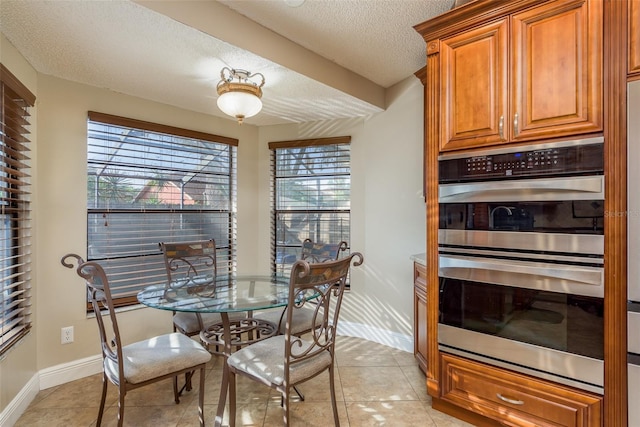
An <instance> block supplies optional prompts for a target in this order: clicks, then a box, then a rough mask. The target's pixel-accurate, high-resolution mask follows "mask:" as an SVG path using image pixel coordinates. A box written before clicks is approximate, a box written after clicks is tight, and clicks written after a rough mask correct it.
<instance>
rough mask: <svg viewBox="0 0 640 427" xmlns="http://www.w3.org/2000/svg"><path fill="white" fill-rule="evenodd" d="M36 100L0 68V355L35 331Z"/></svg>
mask: <svg viewBox="0 0 640 427" xmlns="http://www.w3.org/2000/svg"><path fill="white" fill-rule="evenodd" d="M35 100H36V98H35V96H34V95H33V94H32V93H31V92H30V91H29V90H28V89H27V88H26V87H25V86H24V85H23V84H22V83H20V81H19V80H18V79H17V78H16V77H15V76H14V75H13V74H12V73H11V72H9V70H8V69H6V68H5V67H4V66H3V65H2V64H0V138H1V140H0V145H1V147H0V148H1V152H0V156H2V157H1V160H0V354H3V353H4V352H6V351H7V350H8V349H9V348H10V347H11V346H12V345H13V344H15V343H16V342H17V341H18V340H19V339H20V338H22V337H23V336H24V335H25V334H27V332H28V331H29V330H30V329H31V206H30V205H31V158H30V151H31V150H30V141H29V135H30V130H29V128H30V122H29V120H30V114H29V109H30V107H33V105H34V104H35Z"/></svg>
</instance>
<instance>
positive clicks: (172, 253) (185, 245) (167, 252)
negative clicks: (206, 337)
mask: <svg viewBox="0 0 640 427" xmlns="http://www.w3.org/2000/svg"><path fill="white" fill-rule="evenodd" d="M159 245H160V251H161V252H162V255H163V257H164V265H165V267H166V270H167V279H168V280H169V282H170V283H173V284H174V285H172V286H180V283H181V282H184V283H185V284H187V283H188V282H190V281H191V282H194V281H197V280H203V281H211V280H214V279H215V277H216V276H217V275H218V265H217V257H216V242H215V240H214V239H209V240H199V241H193V242H160V244H159ZM244 317H246V316H245V314H244V313H234V314H232V315H230V318H232V319H237V318H244ZM220 322H222V318H221V316H220V314H218V313H188V312H177V313H174V314H173V326H174V330H175V331H178V332H182V333H183V334H185V335H187V336H194V335H198V334H199V333H200V331H202V330H203V329H205V328H206V327H208V326H210V325H213V324H216V323H220Z"/></svg>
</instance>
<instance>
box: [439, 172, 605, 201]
mask: <svg viewBox="0 0 640 427" xmlns="http://www.w3.org/2000/svg"><path fill="white" fill-rule="evenodd" d="M438 191H439V201H440V203H464V202H518V201H538V200H604V176H602V175H598V176H580V177H570V178H540V179H518V180H501V181H491V182H469V183H463V184H441V185H440V186H439V187H438Z"/></svg>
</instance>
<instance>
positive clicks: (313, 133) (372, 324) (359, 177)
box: [258, 77, 426, 351]
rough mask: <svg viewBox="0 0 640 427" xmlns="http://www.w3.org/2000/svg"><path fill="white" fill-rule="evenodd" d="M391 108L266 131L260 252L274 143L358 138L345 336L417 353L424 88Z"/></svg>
mask: <svg viewBox="0 0 640 427" xmlns="http://www.w3.org/2000/svg"><path fill="white" fill-rule="evenodd" d="M387 98H388V99H387V104H388V108H387V110H386V111H385V112H383V113H380V114H376V115H375V116H373V117H369V118H366V119H345V120H333V121H327V122H316V123H302V124H298V125H283V126H263V127H261V128H260V147H259V149H260V154H259V156H260V163H259V167H260V171H259V173H260V180H259V181H260V189H259V194H260V205H259V217H258V218H259V221H260V229H261V234H260V241H259V245H260V247H261V250H260V253H261V254H262V256H261V258H260V260H259V267H261V268H266V266H267V263H268V256H269V255H268V254H269V251H268V249H269V234H268V233H267V231H268V230H269V222H268V221H269V150H268V148H267V144H268V143H269V142H271V141H286V140H291V139H304V138H312V137H330V136H343V135H350V136H351V137H352V139H351V208H352V211H351V242H350V246H351V250H352V251H359V252H362V254H363V255H364V258H365V263H364V265H363V267H361V268H358V269H354V271H353V277H352V290H351V292H350V293H349V295H348V296H347V297H346V300H345V306H344V307H343V310H344V311H343V313H342V316H341V319H342V320H341V322H343V323H342V325H341V326H342V327H341V328H340V332H341V333H343V334H348V335H355V336H360V337H363V338H367V339H371V340H375V341H378V342H382V343H384V344H388V345H392V346H394V347H398V348H404V349H406V350H411V351H412V349H413V347H412V346H413V341H412V334H413V332H412V330H413V270H412V266H413V264H412V261H411V260H410V259H409V257H410V256H411V255H412V254H416V253H422V252H425V233H426V231H425V205H424V199H423V198H422V144H423V128H422V126H423V87H422V84H421V83H420V82H419V80H418V79H416V78H415V77H409V78H407V79H406V80H404V81H403V82H401V83H399V84H398V85H396V86H395V87H393V88H391V89H389V90H387Z"/></svg>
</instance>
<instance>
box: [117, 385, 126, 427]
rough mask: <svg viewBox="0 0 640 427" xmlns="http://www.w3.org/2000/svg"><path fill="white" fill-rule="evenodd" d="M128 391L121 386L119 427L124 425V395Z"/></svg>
mask: <svg viewBox="0 0 640 427" xmlns="http://www.w3.org/2000/svg"><path fill="white" fill-rule="evenodd" d="M125 394H126V391H125V390H123V386H122V385H120V389H119V391H118V427H122V425H123V423H124V395H125Z"/></svg>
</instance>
